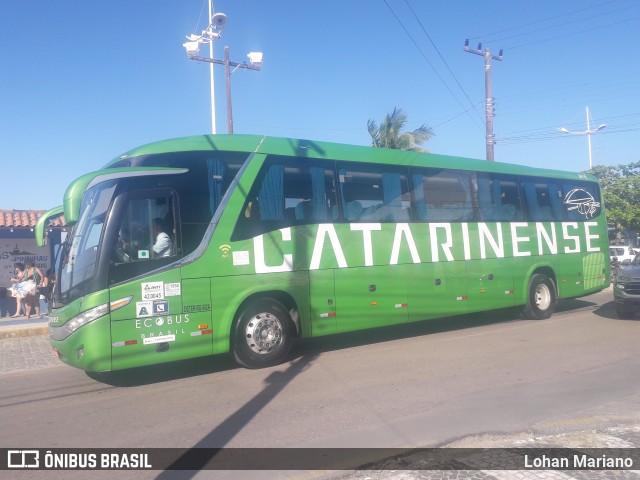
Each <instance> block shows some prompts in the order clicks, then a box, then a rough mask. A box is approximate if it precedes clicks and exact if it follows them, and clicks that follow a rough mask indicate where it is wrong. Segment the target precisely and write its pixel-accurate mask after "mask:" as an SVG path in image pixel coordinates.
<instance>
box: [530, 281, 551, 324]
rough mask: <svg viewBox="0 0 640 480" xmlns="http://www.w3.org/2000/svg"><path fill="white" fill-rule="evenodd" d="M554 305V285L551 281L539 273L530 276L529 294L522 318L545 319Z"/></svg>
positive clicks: (549, 315)
mask: <svg viewBox="0 0 640 480" xmlns="http://www.w3.org/2000/svg"><path fill="white" fill-rule="evenodd" d="M555 307H556V287H555V285H554V284H553V281H552V280H551V279H550V278H549V277H547V276H546V275H543V274H541V273H536V274H535V275H532V276H531V280H530V281H529V294H528V296H527V304H526V306H525V307H524V310H523V314H524V318H527V319H529V320H545V319H547V318H549V317H551V315H552V314H553V311H554V309H555Z"/></svg>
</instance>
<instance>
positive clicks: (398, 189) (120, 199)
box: [37, 135, 609, 371]
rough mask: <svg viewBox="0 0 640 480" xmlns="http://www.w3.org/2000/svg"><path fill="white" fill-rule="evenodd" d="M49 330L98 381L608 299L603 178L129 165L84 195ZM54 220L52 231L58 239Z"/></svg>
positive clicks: (304, 144)
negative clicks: (463, 318) (348, 336)
mask: <svg viewBox="0 0 640 480" xmlns="http://www.w3.org/2000/svg"><path fill="white" fill-rule="evenodd" d="M51 212H52V213H51V215H55V214H58V215H59V214H61V213H64V216H65V219H66V223H67V225H70V226H72V229H71V231H70V233H69V234H68V236H67V238H66V239H65V241H64V244H63V245H62V248H60V252H61V254H60V255H59V256H58V259H57V261H56V266H55V276H56V281H55V285H54V289H53V295H52V299H51V302H50V309H51V312H52V313H51V321H50V324H49V329H50V337H51V343H52V345H53V347H54V351H55V352H56V353H57V355H58V356H59V358H61V359H62V360H63V361H64V362H66V363H68V364H70V365H73V366H75V367H78V368H81V369H84V370H87V371H109V370H118V369H125V368H131V367H137V366H142V365H150V364H156V363H161V362H168V361H174V360H179V359H186V358H192V357H199V356H208V355H214V354H220V353H225V352H230V353H231V354H232V355H233V357H234V358H235V359H236V360H237V362H239V363H240V364H241V365H244V366H246V367H249V368H258V367H263V366H268V365H274V364H278V363H280V362H282V361H284V360H285V359H286V358H287V355H288V353H289V351H290V348H291V345H292V342H293V341H294V340H295V339H296V338H305V337H318V336H322V335H331V334H337V333H342V332H348V331H354V330H359V329H366V328H373V327H380V326H386V325H393V324H399V323H405V322H413V321H419V320H425V319H430V318H435V317H446V316H452V315H458V314H464V313H471V312H479V311H484V310H493V309H500V308H508V307H522V309H523V312H524V316H525V317H526V318H531V319H545V318H548V317H549V316H550V315H551V314H552V313H553V310H554V307H555V304H556V301H557V299H558V298H571V297H579V296H583V295H587V294H590V293H593V292H596V291H598V290H601V289H603V288H605V287H607V286H608V285H609V262H608V261H607V259H608V250H607V249H608V237H607V225H606V221H605V214H604V207H603V205H602V200H601V197H600V189H599V186H598V183H597V181H596V180H595V178H594V177H592V176H589V175H585V174H577V173H570V172H562V171H555V170H544V169H537V168H530V167H524V166H518V165H510V164H504V163H497V162H486V161H480V160H472V159H466V158H459V157H450V156H443V155H435V154H429V153H418V152H406V151H400V150H386V149H379V148H369V147H362V146H351V145H340V144H332V143H324V142H313V141H307V140H294V139H284V138H271V137H262V136H253V135H202V136H193V137H186V138H178V139H173V140H166V141H161V142H157V143H152V144H149V145H145V146H142V147H139V148H136V149H134V150H131V151H129V152H127V153H125V154H124V155H122V156H120V157H118V158H116V159H114V160H113V161H111V162H110V163H108V164H107V165H106V166H105V167H104V168H102V169H101V170H98V171H96V172H92V173H89V174H86V175H83V176H81V177H79V178H78V179H77V180H75V181H74V182H73V183H71V185H70V186H69V187H68V188H67V190H66V192H65V195H64V205H63V207H58V208H57V209H54V210H52V211H51ZM48 218H51V216H48V215H45V216H43V217H42V219H41V222H40V224H39V225H38V226H37V236H38V239H39V240H40V241H42V236H43V235H44V233H45V232H46V230H47V228H46V227H47V223H46V222H47V219H48Z"/></svg>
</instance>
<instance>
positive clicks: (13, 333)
mask: <svg viewBox="0 0 640 480" xmlns="http://www.w3.org/2000/svg"><path fill="white" fill-rule="evenodd" d="M48 324H49V317H48V316H46V315H45V316H44V317H42V318H35V317H31V318H30V319H29V320H27V317H21V318H10V317H0V339H2V338H14V337H28V336H32V335H48V334H49V327H48Z"/></svg>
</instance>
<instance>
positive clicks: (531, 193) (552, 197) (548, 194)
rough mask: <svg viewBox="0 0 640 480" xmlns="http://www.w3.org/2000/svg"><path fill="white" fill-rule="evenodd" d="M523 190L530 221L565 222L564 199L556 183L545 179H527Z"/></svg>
mask: <svg viewBox="0 0 640 480" xmlns="http://www.w3.org/2000/svg"><path fill="white" fill-rule="evenodd" d="M522 189H523V191H524V200H525V204H526V206H527V214H528V219H529V220H533V221H536V222H555V221H561V220H563V217H564V215H563V212H562V199H561V198H560V197H561V195H560V190H559V188H558V185H557V184H556V183H553V182H548V181H546V180H544V179H531V178H525V179H524V181H523V182H522Z"/></svg>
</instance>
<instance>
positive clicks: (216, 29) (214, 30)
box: [182, 0, 262, 134]
mask: <svg viewBox="0 0 640 480" xmlns="http://www.w3.org/2000/svg"><path fill="white" fill-rule="evenodd" d="M212 12H213V5H212V1H211V0H209V18H210V19H211V21H210V23H209V26H208V27H207V28H206V29H205V30H203V31H202V34H201V35H194V34H191V35H189V36H187V40H189V41H188V42H186V43H183V44H182V46H183V47H184V48H185V50H186V52H187V56H188V57H189V58H190V59H191V60H196V61H199V62H207V63H209V70H210V77H211V133H214V134H215V133H216V114H215V95H214V84H213V64H214V63H217V64H218V65H224V66H225V78H226V87H227V133H233V113H232V108H231V74H232V73H233V72H235V71H236V70H237V69H238V68H244V69H246V70H260V69H261V68H262V52H249V54H248V55H247V57H248V58H249V64H247V63H246V62H245V63H236V62H230V61H229V47H228V46H225V47H224V60H216V59H214V58H213V40H218V39H219V38H220V35H221V33H222V27H224V26H225V25H226V23H227V16H226V15H225V14H224V13H216V14H215V15H212ZM203 43H208V44H209V57H201V56H200V45H202V44H203ZM229 67H235V68H234V69H233V70H232V71H231V70H230V69H229Z"/></svg>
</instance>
